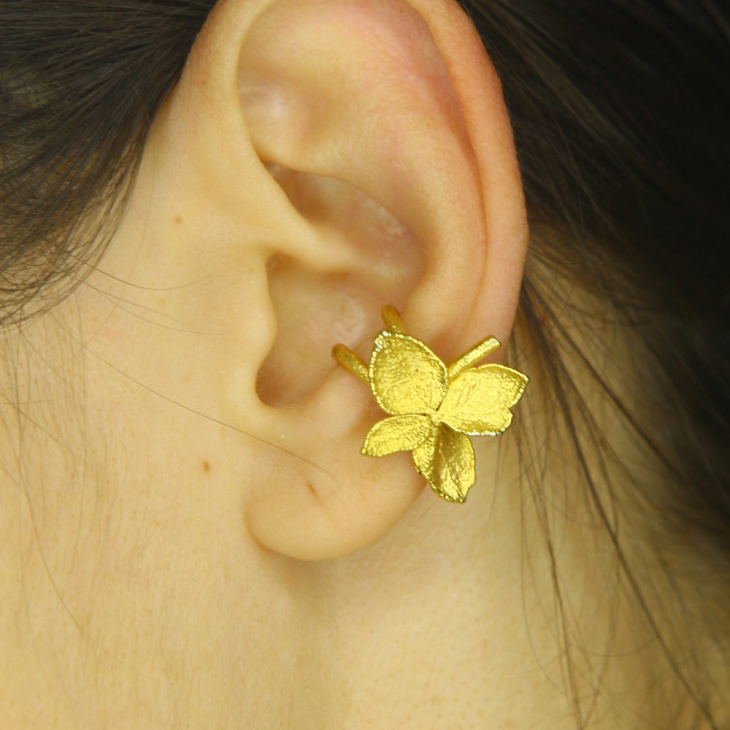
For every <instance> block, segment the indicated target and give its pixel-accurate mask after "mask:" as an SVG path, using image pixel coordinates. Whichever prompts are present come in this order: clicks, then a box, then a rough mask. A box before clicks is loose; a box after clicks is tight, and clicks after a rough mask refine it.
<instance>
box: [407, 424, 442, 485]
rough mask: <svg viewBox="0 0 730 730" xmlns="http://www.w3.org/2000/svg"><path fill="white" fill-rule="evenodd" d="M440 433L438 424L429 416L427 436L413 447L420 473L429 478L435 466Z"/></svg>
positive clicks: (417, 468) (417, 469)
mask: <svg viewBox="0 0 730 730" xmlns="http://www.w3.org/2000/svg"><path fill="white" fill-rule="evenodd" d="M437 435H438V426H436V424H435V423H433V421H431V419H430V418H429V426H428V432H427V433H426V438H424V439H423V441H421V443H420V444H419V445H418V446H417V447H416V448H415V449H413V464H414V466H415V467H416V471H417V472H418V473H419V474H423V476H425V477H426V479H429V481H430V478H429V476H428V475H429V474H430V473H431V469H432V467H433V461H434V458H435V455H436V436H437Z"/></svg>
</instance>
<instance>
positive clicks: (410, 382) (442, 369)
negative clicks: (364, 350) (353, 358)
mask: <svg viewBox="0 0 730 730" xmlns="http://www.w3.org/2000/svg"><path fill="white" fill-rule="evenodd" d="M369 375H370V387H371V389H372V391H373V395H375V398H376V400H377V401H378V404H379V405H380V407H381V408H382V409H383V410H384V411H386V413H391V414H393V415H402V414H405V413H433V412H434V411H436V409H437V408H438V407H439V405H441V401H442V400H443V398H444V395H445V393H446V384H447V381H448V377H447V375H446V366H445V365H444V364H443V363H442V362H441V360H440V359H439V358H438V357H436V355H434V354H433V352H431V350H430V349H429V348H428V347H426V345H424V344H423V342H420V341H419V340H417V339H415V338H414V337H410V336H409V335H402V334H398V333H393V332H388V331H385V332H381V333H380V334H379V335H378V336H377V337H376V338H375V346H374V347H373V355H372V357H371V358H370V373H369Z"/></svg>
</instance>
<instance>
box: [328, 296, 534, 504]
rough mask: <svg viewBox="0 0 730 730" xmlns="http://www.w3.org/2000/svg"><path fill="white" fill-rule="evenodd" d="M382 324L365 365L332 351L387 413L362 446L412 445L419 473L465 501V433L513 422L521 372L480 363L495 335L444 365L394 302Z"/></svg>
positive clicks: (468, 459)
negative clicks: (408, 330) (407, 329)
mask: <svg viewBox="0 0 730 730" xmlns="http://www.w3.org/2000/svg"><path fill="white" fill-rule="evenodd" d="M382 315H383V322H384V323H385V329H384V330H383V331H382V332H381V333H380V334H379V335H378V336H377V337H376V338H375V344H374V347H373V353H372V355H371V356H370V363H369V364H368V363H365V362H364V361H363V360H361V359H360V358H359V357H358V356H357V355H356V354H355V353H354V352H352V350H350V349H349V348H347V347H345V346H344V345H335V346H334V348H333V349H332V357H334V358H335V360H337V362H339V363H340V364H341V365H343V366H344V367H345V368H347V369H348V370H349V371H350V372H351V373H352V374H353V375H355V376H357V377H358V378H360V379H361V380H363V381H364V382H366V383H367V384H368V385H369V386H370V390H371V391H372V393H373V395H374V396H375V400H376V401H377V402H378V405H379V406H380V407H381V408H382V409H383V410H384V411H385V412H386V413H389V414H390V417H389V418H385V419H383V420H382V421H378V423H376V424H375V425H374V426H373V427H372V428H371V429H370V431H368V433H367V436H365V443H364V444H363V447H362V449H361V452H362V453H363V454H365V455H366V456H387V455H388V454H392V453H394V452H396V451H412V452H413V464H414V466H415V468H416V471H417V472H419V473H420V474H423V476H424V477H426V479H427V481H428V483H429V484H430V485H431V488H432V489H433V490H434V492H436V494H438V496H439V497H442V498H443V499H445V500H447V501H448V502H464V501H465V500H466V495H467V493H468V491H469V489H470V488H471V487H472V486H473V484H474V482H475V481H476V460H475V458H474V449H473V448H472V445H471V441H470V440H469V436H497V435H499V434H500V433H503V432H504V431H505V430H507V428H508V427H509V425H510V423H511V422H512V412H511V411H510V410H509V409H510V408H511V407H512V406H514V405H515V404H516V403H517V401H519V399H520V398H521V397H522V393H523V392H524V390H525V387H526V386H527V383H528V378H527V376H526V375H523V374H522V373H520V372H518V371H517V370H512V368H508V367H505V366H504V365H494V364H489V365H481V366H479V367H474V366H475V365H476V363H477V362H479V361H480V360H482V359H483V358H485V357H486V356H487V355H489V354H490V353H492V352H494V351H495V350H496V349H497V348H499V347H500V344H499V342H498V341H497V340H496V339H495V338H494V337H487V338H486V339H485V340H482V341H481V342H479V343H478V344H476V345H474V347H472V348H471V349H470V350H469V351H468V352H467V353H466V354H464V355H462V356H461V357H460V358H459V359H458V360H457V361H456V362H455V363H453V364H452V365H449V366H448V367H446V365H444V363H443V362H442V361H441V360H440V359H439V358H438V357H437V356H436V355H434V353H433V352H432V351H431V350H430V349H429V348H428V347H427V346H426V345H424V344H423V342H421V341H420V340H417V339H416V338H415V337H411V336H410V335H407V334H405V333H404V332H403V325H402V323H401V320H400V316H399V314H398V311H397V310H396V309H395V307H392V306H390V305H387V306H385V307H383V310H382Z"/></svg>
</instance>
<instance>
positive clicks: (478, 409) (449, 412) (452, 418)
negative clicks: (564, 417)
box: [439, 365, 528, 436]
mask: <svg viewBox="0 0 730 730" xmlns="http://www.w3.org/2000/svg"><path fill="white" fill-rule="evenodd" d="M527 380H528V379H527V376H526V375H523V374H522V373H519V372H517V371H516V370H512V369H511V368H507V367H504V365H482V366H481V367H478V368H472V369H471V370H466V371H464V372H463V373H462V374H461V375H459V376H458V377H457V378H456V379H455V380H454V381H452V382H451V383H450V385H449V389H448V392H447V393H446V396H445V397H444V400H443V403H442V404H441V408H440V409H439V418H440V419H441V420H442V421H443V422H444V423H446V424H448V425H449V426H451V428H453V429H455V430H456V431H461V433H466V434H470V435H472V436H496V435H497V434H499V433H502V432H503V431H504V430H506V429H507V427H508V426H509V425H510V423H512V413H511V412H510V410H509V409H510V407H511V406H513V405H514V404H515V403H517V401H518V400H519V399H520V398H521V397H522V393H523V392H524V390H525V386H526V385H527Z"/></svg>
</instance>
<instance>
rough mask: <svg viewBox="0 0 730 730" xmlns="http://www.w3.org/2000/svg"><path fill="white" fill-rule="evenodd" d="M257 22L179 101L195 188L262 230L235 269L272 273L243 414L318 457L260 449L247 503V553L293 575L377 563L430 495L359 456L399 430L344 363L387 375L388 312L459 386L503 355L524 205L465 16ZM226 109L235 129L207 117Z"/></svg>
mask: <svg viewBox="0 0 730 730" xmlns="http://www.w3.org/2000/svg"><path fill="white" fill-rule="evenodd" d="M245 5H247V3H245V2H242V3H238V2H236V0H225V2H224V3H223V4H222V5H221V4H220V3H219V5H218V6H216V9H215V10H214V13H213V15H212V16H211V20H210V25H209V27H208V28H207V29H206V30H204V32H203V34H201V39H200V40H199V42H200V43H202V44H203V46H202V50H201V49H198V51H194V52H193V54H192V55H191V66H190V68H189V69H186V74H187V76H186V77H184V79H183V85H182V86H183V87H184V89H185V90H186V94H187V105H188V106H187V109H188V111H187V112H185V111H184V112H183V115H184V114H185V113H187V114H189V115H190V117H191V118H192V117H195V122H194V123H190V124H189V125H187V129H194V130H195V136H196V139H197V141H198V145H197V147H196V148H195V151H194V154H193V158H194V161H195V164H193V165H191V168H192V169H193V170H196V171H197V172H196V173H195V174H196V175H198V176H199V175H200V174H201V172H200V171H204V172H203V174H204V175H205V176H206V177H208V178H212V183H213V184H212V185H211V186H209V189H212V190H217V191H219V195H218V199H217V200H216V206H217V208H218V209H219V210H220V211H222V214H223V215H224V216H229V217H230V219H231V220H234V219H238V220H241V219H242V217H243V215H244V214H243V213H242V211H245V212H246V213H250V216H249V217H248V218H247V220H246V221H242V224H243V227H244V228H245V230H246V234H245V236H242V238H241V239H240V240H239V241H238V242H237V245H238V246H239V250H238V251H237V253H236V256H239V257H241V258H245V257H246V256H248V255H249V254H247V253H246V251H247V249H246V247H247V246H249V247H250V259H251V261H252V262H258V263H256V264H255V266H253V267H252V269H251V270H253V271H257V272H259V273H257V274H255V276H256V277H263V281H261V282H259V283H258V284H257V286H256V287H254V288H253V290H255V291H256V292H257V293H256V294H255V295H252V301H251V304H250V308H249V311H251V312H256V311H262V312H266V313H267V314H266V321H267V322H268V323H270V325H271V328H270V330H269V332H268V335H266V336H263V337H261V338H260V342H258V343H257V344H256V346H255V347H251V348H249V349H247V348H246V347H245V346H243V343H242V347H241V353H240V354H241V358H242V361H244V360H245V368H242V370H243V371H245V372H246V373H248V374H249V375H248V376H247V377H251V378H252V380H251V382H249V383H247V384H245V387H243V388H241V387H240V384H239V385H238V386H237V391H238V392H239V393H244V394H245V395H244V396H242V397H239V398H238V399H237V400H236V402H235V403H234V404H231V405H230V407H229V409H228V411H227V412H228V414H229V418H230V419H231V420H232V421H234V422H235V423H236V424H237V425H238V426H240V428H241V430H244V431H246V432H248V433H251V434H253V435H255V436H256V437H257V439H260V440H262V441H264V442H270V443H276V444H285V445H286V449H287V450H289V451H291V452H292V453H294V454H296V455H297V456H299V457H300V458H299V459H292V458H287V457H286V456H283V455H281V456H276V455H274V454H279V453H280V452H279V451H275V452H273V453H272V450H269V451H267V452H266V454H264V452H265V451H266V448H267V447H265V446H261V447H260V448H261V458H258V459H256V461H257V468H256V469H255V470H252V473H251V474H250V475H249V476H248V480H247V484H246V485H245V488H244V489H245V497H244V500H243V501H244V510H245V521H246V525H247V526H248V529H249V531H250V533H251V535H252V536H253V537H254V538H255V540H256V541H257V542H258V543H259V544H260V545H261V546H262V547H265V548H267V549H270V550H273V551H276V552H279V553H282V554H284V555H288V556H291V557H295V558H299V559H309V560H311V559H325V558H333V557H337V556H341V555H345V554H348V553H351V552H354V551H356V550H359V549H362V548H364V547H366V546H367V545H369V544H371V543H372V542H374V541H376V540H377V539H378V538H379V537H380V536H382V535H383V534H384V533H385V532H386V531H387V530H389V529H390V528H391V527H392V526H393V525H394V524H395V523H396V522H398V520H399V519H400V518H401V517H402V516H403V515H404V514H405V512H406V511H407V510H408V508H409V507H410V506H411V505H412V504H413V502H414V501H415V500H416V498H417V497H418V495H419V494H420V493H421V492H422V490H423V487H424V485H425V484H424V480H423V478H422V477H421V476H419V475H418V474H416V473H415V472H414V470H413V460H412V458H411V455H410V454H405V453H401V454H395V455H393V456H389V457H388V459H387V460H383V459H368V458H367V457H365V456H363V455H361V453H360V452H361V448H362V447H363V442H364V439H365V434H366V433H368V431H369V430H370V429H371V428H372V427H373V425H374V424H375V423H376V421H377V420H379V418H381V417H382V412H380V411H379V409H378V407H377V405H376V404H375V403H372V402H371V400H370V398H369V396H368V394H367V393H366V392H362V391H361V390H360V388H361V384H359V383H357V382H356V381H355V380H354V379H351V378H350V377H349V375H348V374H347V373H346V372H344V371H343V370H341V369H339V368H336V367H333V363H332V360H331V359H330V350H331V348H332V346H333V345H334V344H336V343H337V342H342V343H343V344H345V345H347V346H348V347H350V348H352V349H353V350H355V351H356V352H358V353H359V354H360V356H362V357H363V358H367V357H369V354H370V347H371V344H372V339H373V337H374V336H375V335H376V334H377V332H378V331H379V330H380V329H382V325H380V309H381V307H382V306H383V305H384V304H386V303H392V304H395V305H397V306H398V308H399V309H401V311H402V316H403V321H404V323H405V327H406V328H407V330H408V332H409V333H412V334H413V335H414V336H415V337H417V338H419V339H420V340H422V341H424V342H428V343H429V346H431V347H432V348H433V349H434V351H435V352H436V353H437V354H438V356H439V358H440V359H441V360H443V361H444V362H445V363H447V364H448V363H452V362H453V361H454V360H456V358H457V357H458V356H459V355H461V354H462V353H463V352H464V350H466V349H467V348H468V347H469V346H470V345H472V344H473V343H474V342H475V341H478V340H482V339H483V338H485V337H487V336H488V335H495V336H496V337H497V338H499V339H500V340H502V341H505V340H506V339H507V338H508V336H509V333H510V329H511V325H512V318H513V317H514V310H515V307H516V302H517V295H518V291H519V285H520V280H521V273H522V262H523V260H524V255H525V247H526V242H527V228H526V223H525V216H524V201H523V198H522V189H521V185H520V181H519V174H518V172H517V164H516V157H515V154H514V148H513V145H512V138H511V135H510V134H509V122H508V119H507V114H506V110H505V108H504V104H503V101H502V99H501V93H500V91H499V82H498V80H497V78H496V76H495V75H494V73H493V70H492V69H491V65H490V64H489V61H488V58H487V56H486V53H485V51H484V48H483V47H482V45H481V42H480V40H479V38H478V36H477V35H476V32H475V31H474V30H473V28H471V25H470V23H469V22H468V20H467V19H466V17H465V16H464V14H463V12H462V11H461V9H460V8H459V6H458V5H457V3H455V2H453V1H452V0H439V1H437V2H424V3H420V4H419V3H418V2H415V1H414V2H411V3H407V2H406V1H405V0H401V1H400V2H398V1H396V2H384V1H383V0H271V1H270V2H266V3H263V2H262V3H260V4H258V7H257V9H256V12H255V13H253V12H251V13H250V14H249V15H246V12H249V11H244V10H242V9H241V6H245ZM226 15H228V21H229V22H226ZM242 18H245V22H243V21H242ZM236 23H242V25H241V28H240V29H239V30H240V32H239V31H237V30H235V24H236ZM217 40H218V41H219V44H217V43H216V41H217ZM236 44H238V45H237V47H236V54H237V55H235V56H234V53H233V47H235V46H236ZM196 93H197V94H198V95H199V96H200V98H198V99H196V98H195V97H196ZM203 97H205V98H203ZM211 101H214V102H216V103H218V104H219V105H220V106H221V107H222V114H221V116H219V117H218V118H217V119H216V118H215V116H214V115H212V114H211V116H210V119H208V118H207V117H206V115H205V113H204V112H203V111H202V109H203V108H204V105H205V104H210V103H211ZM236 110H238V114H239V115H240V119H239V121H236ZM221 119H223V120H226V121H225V124H223V123H222V122H221ZM206 125H209V126H210V132H211V133H210V134H209V135H208V136H207V137H206V136H205V135H204V131H205V128H206ZM183 128H185V127H183ZM226 130H228V131H229V132H230V134H231V135H232V136H233V139H229V140H225V145H222V144H221V143H222V141H223V140H224V137H225V133H226ZM237 135H239V136H240V139H238V138H237ZM206 140H209V142H206ZM226 146H230V147H231V148H237V147H238V148H240V150H242V152H239V153H237V154H236V155H232V156H227V155H226V153H225V149H226ZM250 153H253V154H250ZM231 159H235V160H237V163H238V166H239V168H240V169H236V167H235V166H233V165H231ZM216 162H218V163H219V166H216ZM263 211H265V213H264V212H263ZM232 240H233V239H232ZM220 245H221V246H223V245H224V244H222V243H221V244H220ZM225 245H232V244H231V243H229V244H225ZM267 262H268V266H267V265H266V263H267ZM254 300H255V301H254ZM267 326H269V325H268V324H267ZM237 377H239V380H240V375H239V376H237ZM233 390H234V389H233V388H230V389H229V390H228V392H233ZM464 438H465V439H466V440H467V441H468V438H467V437H466V436H464ZM417 447H418V448H420V447H419V445H415V447H414V457H415V451H418V448H417ZM257 448H258V447H257ZM418 453H420V452H418ZM427 468H430V467H428V466H427V465H425V462H424V466H423V468H422V469H421V472H422V473H425V471H424V470H425V469H427ZM434 478H435V477H434Z"/></svg>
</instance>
